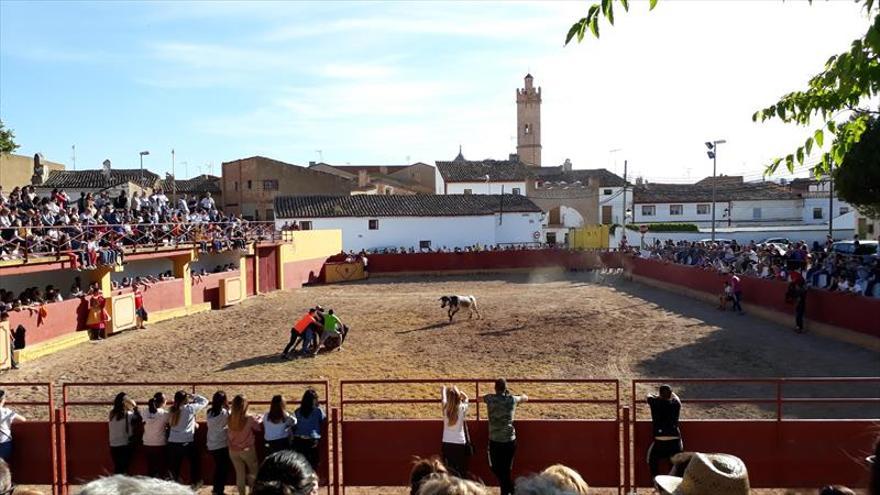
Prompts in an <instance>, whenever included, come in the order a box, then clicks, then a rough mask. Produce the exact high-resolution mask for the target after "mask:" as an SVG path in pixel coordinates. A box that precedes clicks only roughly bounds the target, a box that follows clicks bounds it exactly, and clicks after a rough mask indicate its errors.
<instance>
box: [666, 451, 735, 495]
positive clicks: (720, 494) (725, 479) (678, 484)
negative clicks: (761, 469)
mask: <svg viewBox="0 0 880 495" xmlns="http://www.w3.org/2000/svg"><path fill="white" fill-rule="evenodd" d="M654 484H655V486H656V487H657V489H658V490H659V492H660V493H661V494H664V495H673V494H682V493H687V495H749V473H748V470H747V469H746V465H745V464H744V463H743V461H742V460H741V459H740V458H738V457H735V456H732V455H728V454H701V453H695V454H694V455H693V456H692V457H691V458H690V462H689V463H688V466H687V468H686V469H685V471H684V473H683V475H682V476H669V475H664V476H657V477H655V478H654Z"/></svg>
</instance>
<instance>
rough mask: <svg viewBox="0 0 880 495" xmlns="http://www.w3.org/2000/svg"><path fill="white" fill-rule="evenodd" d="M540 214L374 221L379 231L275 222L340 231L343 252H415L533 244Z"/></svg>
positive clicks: (343, 224)
mask: <svg viewBox="0 0 880 495" xmlns="http://www.w3.org/2000/svg"><path fill="white" fill-rule="evenodd" d="M541 215H542V214H541V213H526V214H523V213H505V214H504V217H503V221H501V223H500V224H499V215H498V214H495V215H483V216H462V217H377V218H374V219H377V220H379V229H378V230H370V229H369V220H370V218H369V217H340V218H297V219H290V218H285V219H278V220H276V224H277V225H278V226H279V228H280V226H281V225H284V223H286V222H289V221H291V220H295V221H304V220H305V221H311V222H312V228H313V229H341V230H342V247H343V249H345V250H346V251H351V250H354V251H359V250H361V249H377V248H378V249H381V248H391V247H404V248H409V247H413V248H416V249H418V248H419V241H431V248H432V249H436V248H438V247H442V246H446V247H448V248H450V249H451V248H454V247H465V246H470V245H473V244H483V245H492V244H497V243H527V242H534V238H533V235H534V232H540V230H541Z"/></svg>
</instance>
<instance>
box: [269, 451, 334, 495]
mask: <svg viewBox="0 0 880 495" xmlns="http://www.w3.org/2000/svg"><path fill="white" fill-rule="evenodd" d="M253 493H254V495H270V494H272V495H274V494H277V493H289V494H291V495H318V475H316V474H315V471H314V470H313V469H312V467H311V466H309V463H308V461H306V459H305V457H303V456H302V455H300V454H299V453H297V452H294V451H292V450H282V451H280V452H275V453H274V454H271V455H269V456H268V457H266V459H265V460H264V461H263V465H262V466H260V472H259V473H257V481H256V483H255V484H254V492H253Z"/></svg>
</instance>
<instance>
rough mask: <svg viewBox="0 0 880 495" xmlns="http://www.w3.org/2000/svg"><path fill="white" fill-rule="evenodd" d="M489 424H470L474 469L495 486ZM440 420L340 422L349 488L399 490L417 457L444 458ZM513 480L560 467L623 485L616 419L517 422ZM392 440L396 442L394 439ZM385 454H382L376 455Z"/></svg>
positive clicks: (605, 483)
mask: <svg viewBox="0 0 880 495" xmlns="http://www.w3.org/2000/svg"><path fill="white" fill-rule="evenodd" d="M487 428H488V424H487V423H486V422H485V421H479V422H478V421H468V430H469V432H470V435H471V439H472V442H473V444H474V447H475V449H476V452H475V454H474V456H473V457H472V458H471V471H472V472H473V473H474V474H475V475H476V476H477V477H479V478H480V479H482V480H483V481H484V482H487V483H494V482H495V477H494V476H493V475H492V473H491V472H490V471H489V466H488V463H487V452H486V446H487V445H488V429H487ZM442 431H443V423H442V422H441V421H422V420H344V421H342V449H343V462H342V471H343V474H342V479H343V482H344V484H345V486H399V485H401V484H403V483H404V482H405V480H407V479H409V471H410V469H411V468H412V459H413V456H421V457H429V456H432V455H439V454H440V443H441V442H440V439H441V434H442ZM516 433H517V453H516V462H515V463H514V476H522V475H525V474H528V473H532V472H539V471H541V470H543V469H544V468H546V467H547V466H549V465H551V464H555V463H562V464H565V465H567V466H570V467H572V468H573V469H575V470H577V471H578V472H579V473H581V474H582V475H583V476H584V478H585V479H587V480H589V481H590V485H592V486H608V487H616V486H618V485H619V484H620V479H619V478H620V463H621V460H620V438H619V435H620V427H619V424H618V422H617V421H614V420H612V421H584V420H525V421H517V422H516ZM392 439H393V441H391V440H392ZM379 451H381V455H376V454H377V452H379Z"/></svg>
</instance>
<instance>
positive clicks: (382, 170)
mask: <svg viewBox="0 0 880 495" xmlns="http://www.w3.org/2000/svg"><path fill="white" fill-rule="evenodd" d="M379 173H380V174H382V175H388V167H386V166H385V165H382V166H380V167H379Z"/></svg>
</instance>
